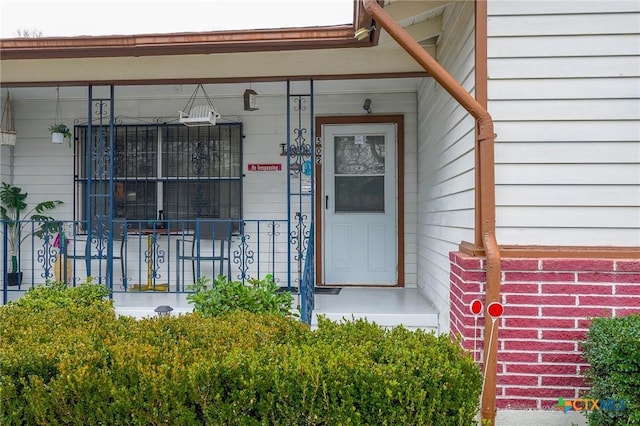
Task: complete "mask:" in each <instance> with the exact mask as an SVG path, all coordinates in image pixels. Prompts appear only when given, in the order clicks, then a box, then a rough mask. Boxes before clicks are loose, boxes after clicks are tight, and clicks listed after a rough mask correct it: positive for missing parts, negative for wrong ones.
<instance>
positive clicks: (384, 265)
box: [322, 124, 398, 285]
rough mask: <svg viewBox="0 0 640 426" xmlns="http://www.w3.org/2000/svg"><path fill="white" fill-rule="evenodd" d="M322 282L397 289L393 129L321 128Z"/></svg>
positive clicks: (391, 126)
mask: <svg viewBox="0 0 640 426" xmlns="http://www.w3.org/2000/svg"><path fill="white" fill-rule="evenodd" d="M322 134H323V135H324V137H323V149H324V153H323V163H324V164H323V182H322V188H323V194H322V195H323V198H322V201H323V203H324V205H323V206H322V211H323V212H324V213H323V230H324V231H323V234H324V241H323V245H322V247H323V262H322V265H323V268H324V271H323V277H324V284H328V285H333V284H339V285H349V284H355V285H365V284H375V285H396V284H397V283H398V272H397V257H398V256H397V253H398V250H397V241H398V239H397V232H396V228H397V219H396V215H397V213H396V203H397V200H396V198H397V197H396V127H395V124H361V125H326V126H324V127H323V130H322Z"/></svg>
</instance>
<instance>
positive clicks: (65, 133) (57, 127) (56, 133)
mask: <svg viewBox="0 0 640 426" xmlns="http://www.w3.org/2000/svg"><path fill="white" fill-rule="evenodd" d="M49 132H50V133H51V142H52V143H62V142H64V141H65V140H66V141H67V142H68V143H69V145H71V138H72V136H73V135H72V134H71V130H69V128H68V127H67V125H66V124H62V123H60V124H52V125H51V126H49Z"/></svg>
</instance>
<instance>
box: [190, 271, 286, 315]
mask: <svg viewBox="0 0 640 426" xmlns="http://www.w3.org/2000/svg"><path fill="white" fill-rule="evenodd" d="M211 284H212V282H211V280H210V279H209V278H206V277H201V278H199V279H198V280H197V281H196V282H195V284H193V285H191V286H190V287H189V290H190V291H192V292H193V293H190V294H188V295H187V300H188V301H189V303H191V304H193V305H194V307H193V311H194V312H198V313H201V314H202V315H205V316H212V317H215V316H218V315H223V314H227V313H229V312H233V311H237V310H243V311H248V312H253V313H272V314H278V315H282V316H292V315H293V314H292V312H291V304H292V303H293V296H292V295H291V293H290V292H288V291H285V292H281V293H280V292H278V285H277V284H276V283H275V281H274V280H273V276H271V275H267V276H266V277H265V278H264V279H263V280H255V279H250V280H249V283H248V285H247V284H244V283H243V282H241V281H229V280H228V279H227V277H225V276H223V275H220V276H219V277H218V278H217V279H216V280H215V282H213V285H211ZM210 285H211V287H210Z"/></svg>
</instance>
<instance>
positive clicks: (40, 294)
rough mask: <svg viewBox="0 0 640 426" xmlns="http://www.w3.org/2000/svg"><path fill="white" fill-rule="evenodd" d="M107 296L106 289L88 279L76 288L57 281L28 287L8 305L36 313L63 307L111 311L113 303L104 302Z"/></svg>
mask: <svg viewBox="0 0 640 426" xmlns="http://www.w3.org/2000/svg"><path fill="white" fill-rule="evenodd" d="M108 296H109V289H108V288H107V287H105V286H104V285H101V284H93V282H92V281H91V278H89V279H88V280H87V281H86V282H84V283H81V284H79V285H78V286H76V287H68V286H67V284H65V283H64V282H59V281H52V282H48V283H47V284H46V285H43V286H37V287H30V288H29V289H28V290H27V292H26V293H25V295H24V296H23V297H21V298H20V299H18V300H17V301H16V302H9V304H12V303H14V304H15V305H16V306H23V307H29V308H31V309H33V310H36V311H43V310H46V309H50V308H53V307H65V306H101V307H103V308H104V309H111V308H112V307H113V302H112V301H111V300H106V298H107V297H108Z"/></svg>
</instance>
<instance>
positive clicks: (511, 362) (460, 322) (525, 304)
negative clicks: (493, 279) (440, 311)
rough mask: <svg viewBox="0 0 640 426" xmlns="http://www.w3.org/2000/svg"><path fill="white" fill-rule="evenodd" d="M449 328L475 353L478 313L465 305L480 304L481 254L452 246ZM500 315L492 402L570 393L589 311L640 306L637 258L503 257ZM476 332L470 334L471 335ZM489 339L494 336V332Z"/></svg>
mask: <svg viewBox="0 0 640 426" xmlns="http://www.w3.org/2000/svg"><path fill="white" fill-rule="evenodd" d="M449 259H450V265H451V273H450V276H451V290H450V297H451V302H450V303H451V312H450V326H451V332H452V333H455V334H459V335H460V343H461V345H462V346H463V347H464V348H466V349H469V350H470V351H471V352H473V351H474V340H476V343H475V345H476V351H475V352H474V353H473V355H474V356H475V359H477V360H478V361H479V362H480V361H481V358H482V353H481V352H482V342H483V336H482V334H483V331H484V316H483V315H481V316H480V317H479V318H478V319H477V326H476V320H475V318H474V316H473V315H472V313H471V311H470V308H469V305H470V302H471V301H472V300H473V299H476V298H477V299H480V300H482V301H483V303H484V291H485V267H486V261H485V259H484V258H478V257H470V256H466V255H464V254H462V253H458V252H453V253H451V254H450V256H449ZM501 296H502V303H503V305H504V315H503V316H502V317H501V318H499V319H498V321H499V324H500V329H499V336H498V338H499V343H498V370H497V371H498V377H497V404H498V407H499V408H538V409H540V408H552V407H553V406H554V405H555V404H557V402H558V398H559V397H564V398H577V397H579V396H580V393H581V392H582V391H583V390H585V389H586V386H585V384H584V381H583V378H582V377H583V376H582V374H583V372H584V370H585V368H587V367H588V365H587V363H586V362H585V361H584V359H583V358H582V355H581V352H580V347H579V343H578V342H579V340H581V339H583V338H584V336H585V333H586V331H587V329H588V327H589V319H590V318H592V317H596V316H607V317H610V316H623V315H628V314H630V313H632V312H640V260H637V259H570V258H567V259H564V258H560V259H558V258H542V259H533V258H509V259H503V260H502V284H501ZM474 335H477V339H474ZM494 338H495V337H494Z"/></svg>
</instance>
